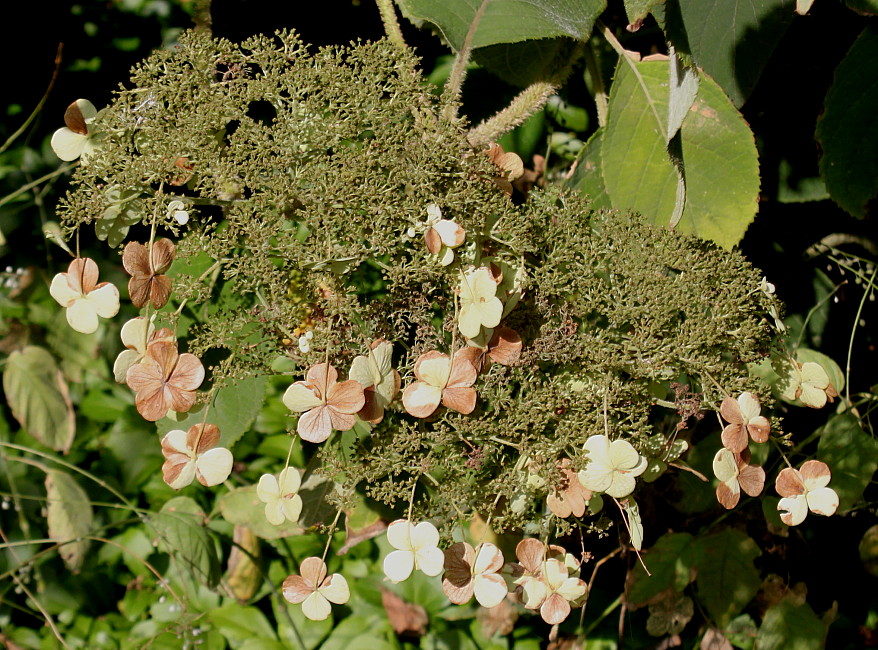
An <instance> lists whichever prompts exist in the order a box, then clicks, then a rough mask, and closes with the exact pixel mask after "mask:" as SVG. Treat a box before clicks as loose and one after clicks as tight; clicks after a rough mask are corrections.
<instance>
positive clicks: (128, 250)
mask: <svg viewBox="0 0 878 650" xmlns="http://www.w3.org/2000/svg"><path fill="white" fill-rule="evenodd" d="M122 266H123V267H124V268H125V270H126V271H128V275H132V276H135V275H145V276H150V275H152V274H151V273H150V271H149V258H148V257H147V255H146V246H144V245H143V244H141V243H140V242H136V241H132V242H128V243H127V244H126V245H125V250H124V251H122Z"/></svg>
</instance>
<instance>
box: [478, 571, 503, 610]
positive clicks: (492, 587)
mask: <svg viewBox="0 0 878 650" xmlns="http://www.w3.org/2000/svg"><path fill="white" fill-rule="evenodd" d="M473 593H474V594H475V595H476V600H477V601H478V602H479V605H481V606H482V607H496V606H497V605H499V604H500V603H501V602H503V600H504V599H505V598H506V594H507V593H509V592H508V591H507V589H506V581H505V580H504V579H503V578H502V577H501V576H498V575H497V574H496V573H488V574H486V575H477V576H476V577H475V579H474V580H473Z"/></svg>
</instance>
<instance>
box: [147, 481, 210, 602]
mask: <svg viewBox="0 0 878 650" xmlns="http://www.w3.org/2000/svg"><path fill="white" fill-rule="evenodd" d="M206 522H207V518H206V516H205V514H204V512H203V511H202V510H201V507H200V506H199V505H198V504H197V503H196V502H195V501H194V500H192V499H190V498H189V497H174V498H173V499H170V500H169V501H168V502H167V503H165V505H163V506H162V509H161V511H159V512H157V513H156V514H155V515H153V516H152V517H150V518H149V521H148V523H149V526H150V527H151V528H152V529H153V530H154V531H155V533H156V535H157V537H158V541H159V545H160V548H161V549H162V550H163V551H164V552H166V553H168V554H169V555H170V556H171V557H172V558H174V559H175V560H176V561H177V562H180V563H181V565H182V566H183V567H184V569H185V570H186V571H188V573H189V574H190V575H191V576H192V578H193V580H194V581H195V583H196V584H204V585H207V586H209V587H213V586H214V585H216V583H217V581H218V580H219V575H220V565H219V558H218V557H217V555H216V546H215V545H214V543H213V540H212V539H211V537H210V534H209V533H208V531H207V529H206V528H205V524H206Z"/></svg>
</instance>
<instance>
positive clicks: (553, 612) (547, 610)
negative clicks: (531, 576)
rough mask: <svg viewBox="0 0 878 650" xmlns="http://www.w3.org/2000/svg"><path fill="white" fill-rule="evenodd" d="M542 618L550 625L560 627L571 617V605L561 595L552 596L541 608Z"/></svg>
mask: <svg viewBox="0 0 878 650" xmlns="http://www.w3.org/2000/svg"><path fill="white" fill-rule="evenodd" d="M540 616H542V617H543V620H544V621H545V622H546V623H548V624H549V625H558V624H559V623H562V622H563V621H564V620H565V619H566V618H567V617H568V616H570V603H569V602H568V601H567V599H566V598H564V596H562V595H560V594H550V595H549V597H548V598H546V601H545V602H544V603H543V604H542V606H541V607H540Z"/></svg>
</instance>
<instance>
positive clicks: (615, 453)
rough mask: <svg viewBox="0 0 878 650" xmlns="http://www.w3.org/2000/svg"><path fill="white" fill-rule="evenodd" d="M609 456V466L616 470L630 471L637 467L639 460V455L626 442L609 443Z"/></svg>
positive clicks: (615, 441)
mask: <svg viewBox="0 0 878 650" xmlns="http://www.w3.org/2000/svg"><path fill="white" fill-rule="evenodd" d="M609 455H610V465H612V466H613V467H615V468H616V469H624V470H631V469H633V468H635V467H638V465H639V464H640V460H641V457H640V454H638V453H637V451H636V450H635V449H634V447H632V446H631V443H630V442H628V441H627V440H614V441H613V442H611V443H610V453H609ZM644 469H646V468H644ZM635 476H637V474H635Z"/></svg>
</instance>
